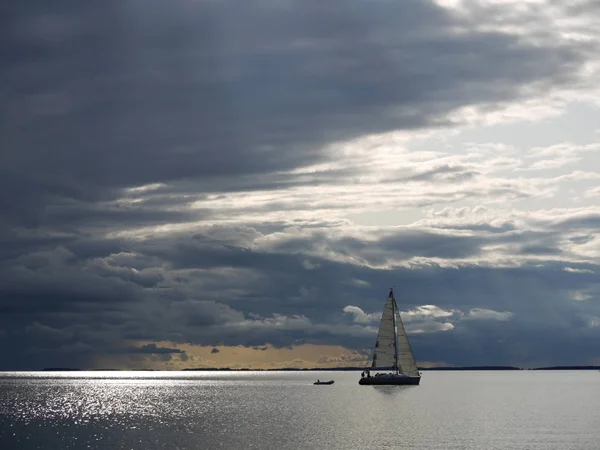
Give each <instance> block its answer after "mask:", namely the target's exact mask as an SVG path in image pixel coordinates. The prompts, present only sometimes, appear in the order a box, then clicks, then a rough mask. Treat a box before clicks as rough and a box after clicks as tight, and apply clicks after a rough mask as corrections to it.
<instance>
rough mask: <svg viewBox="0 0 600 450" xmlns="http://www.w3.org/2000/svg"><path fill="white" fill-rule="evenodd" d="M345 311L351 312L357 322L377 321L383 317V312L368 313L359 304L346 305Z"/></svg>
mask: <svg viewBox="0 0 600 450" xmlns="http://www.w3.org/2000/svg"><path fill="white" fill-rule="evenodd" d="M344 312H345V313H348V314H351V315H352V316H353V321H354V322H355V323H369V322H377V321H378V320H380V319H381V314H377V313H373V314H367V313H365V312H364V311H363V310H362V309H360V308H359V307H358V306H351V305H348V306H345V307H344Z"/></svg>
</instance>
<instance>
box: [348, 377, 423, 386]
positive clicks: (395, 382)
mask: <svg viewBox="0 0 600 450" xmlns="http://www.w3.org/2000/svg"><path fill="white" fill-rule="evenodd" d="M420 382H421V377H407V376H404V375H381V376H378V377H376V376H372V377H363V378H361V379H360V380H358V384H361V385H366V386H374V385H378V386H381V385H388V386H408V385H410V386H416V385H418V384H419V383H420Z"/></svg>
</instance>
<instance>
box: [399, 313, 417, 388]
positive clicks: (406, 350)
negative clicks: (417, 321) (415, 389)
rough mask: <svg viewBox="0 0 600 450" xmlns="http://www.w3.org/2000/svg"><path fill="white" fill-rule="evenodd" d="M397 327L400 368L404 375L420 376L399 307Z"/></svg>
mask: <svg viewBox="0 0 600 450" xmlns="http://www.w3.org/2000/svg"><path fill="white" fill-rule="evenodd" d="M394 303H395V302H394ZM396 327H397V329H398V332H397V334H396V336H397V343H396V348H397V349H398V369H399V370H400V372H401V373H402V374H403V375H408V376H409V377H418V376H419V369H418V368H417V362H416V361H415V357H414V355H413V352H412V349H411V348H410V344H409V343H408V336H407V335H406V330H405V329H404V324H403V323H402V319H401V318H400V311H398V309H397V307H396Z"/></svg>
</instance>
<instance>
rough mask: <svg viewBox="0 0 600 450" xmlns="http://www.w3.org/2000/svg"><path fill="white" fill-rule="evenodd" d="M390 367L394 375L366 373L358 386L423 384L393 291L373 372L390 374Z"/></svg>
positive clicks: (373, 364)
mask: <svg viewBox="0 0 600 450" xmlns="http://www.w3.org/2000/svg"><path fill="white" fill-rule="evenodd" d="M390 367H391V369H392V373H376V374H375V375H371V370H369V369H367V370H365V371H364V372H363V373H362V377H361V379H360V380H358V384H361V385H378V384H379V385H382V384H383V385H411V384H412V385H417V384H419V382H420V381H421V374H420V373H419V369H418V368H417V363H416V361H415V357H414V355H413V352H412V349H411V348H410V344H409V342H408V336H407V335H406V330H405V329H404V324H403V323H402V319H401V318H400V310H399V309H398V305H397V304H396V299H395V298H394V290H393V289H390V294H389V295H388V298H387V302H386V303H385V306H384V308H383V314H382V315H381V322H379V331H378V332H377V341H375V353H374V354H373V363H372V364H371V369H379V370H385V369H387V370H389V369H390Z"/></svg>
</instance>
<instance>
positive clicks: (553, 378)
mask: <svg viewBox="0 0 600 450" xmlns="http://www.w3.org/2000/svg"><path fill="white" fill-rule="evenodd" d="M359 376H360V374H359V373H354V372H330V373H323V372H317V373H306V372H64V373H59V372H44V373H11V374H6V373H5V374H0V449H2V450H10V449H13V448H14V449H17V448H19V449H33V448H57V449H58V448H60V449H63V448H64V449H68V448H92V449H109V448H110V449H121V448H122V449H132V448H135V449H138V448H140V449H146V448H147V449H184V448H185V449H188V448H189V449H196V448H198V449H201V448H226V449H233V448H257V449H259V448H260V449H262V448H277V449H280V448H281V449H288V448H289V449H297V448H333V449H335V448H344V449H347V448H357V449H358V448H419V449H421V448H431V449H471V448H472V449H495V448H498V449H500V448H531V449H561V450H562V449H570V448H572V449H579V448H581V449H585V448H590V449H592V448H593V449H595V448H597V447H596V445H597V442H599V441H600V426H598V425H600V414H599V413H598V412H596V411H597V409H598V408H597V407H596V400H593V399H595V398H596V397H594V395H596V396H597V395H598V390H599V388H600V374H598V373H589V372H588V373H586V372H579V373H564V372H563V373H559V372H548V373H540V372H491V373H483V372H471V373H467V372H454V373H436V372H426V373H425V374H424V376H423V381H422V385H421V386H406V387H399V386H358V384H357V382H358V378H359ZM317 378H320V379H335V380H336V383H335V384H334V385H333V386H313V385H312V382H313V381H314V380H316V379H317Z"/></svg>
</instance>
